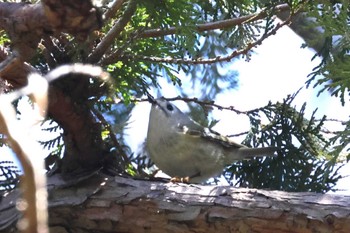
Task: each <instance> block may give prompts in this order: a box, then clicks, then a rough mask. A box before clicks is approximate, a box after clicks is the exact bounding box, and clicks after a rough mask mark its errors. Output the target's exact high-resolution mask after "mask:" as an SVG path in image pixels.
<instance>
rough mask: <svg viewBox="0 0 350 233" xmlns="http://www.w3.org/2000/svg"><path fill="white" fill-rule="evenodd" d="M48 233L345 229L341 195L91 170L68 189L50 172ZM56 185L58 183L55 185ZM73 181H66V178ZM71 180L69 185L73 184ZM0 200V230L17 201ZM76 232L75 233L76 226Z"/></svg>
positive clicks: (347, 221)
mask: <svg viewBox="0 0 350 233" xmlns="http://www.w3.org/2000/svg"><path fill="white" fill-rule="evenodd" d="M48 183H49V187H50V188H49V194H50V195H49V197H50V198H49V207H50V209H49V212H50V220H49V223H50V232H51V233H56V232H67V231H66V230H64V229H65V228H66V229H68V228H69V231H70V232H75V231H77V232H133V233H138V232H165V233H166V232H176V231H178V232H183V233H188V232H192V233H193V232H208V233H211V232H257V233H271V232H276V233H282V232H296V233H298V232H344V233H345V232H350V217H349V208H350V207H349V203H350V197H349V196H340V195H329V194H315V193H287V192H282V191H267V190H257V189H246V188H234V187H226V186H203V185H188V184H172V183H159V182H150V181H141V180H133V179H130V178H122V177H107V176H104V175H95V176H93V177H91V178H89V179H88V180H85V181H80V183H76V184H74V185H73V186H71V187H69V188H68V187H62V180H61V179H60V178H59V177H50V178H49V180H48ZM63 183H64V182H63ZM73 183H74V182H73ZM73 183H72V184H73ZM17 195H18V194H17V193H16V191H13V192H11V193H10V194H9V195H7V196H6V197H5V198H4V199H3V200H2V202H1V205H0V209H6V210H7V215H5V214H3V215H1V219H2V220H3V222H2V224H1V222H0V224H1V225H0V229H3V231H6V232H9V231H10V230H11V229H13V225H12V227H7V228H5V227H4V226H5V225H4V224H5V223H7V225H8V223H9V222H11V223H14V221H15V220H16V215H15V213H16V212H15V211H14V210H13V209H14V208H15V207H14V206H11V202H12V201H13V200H15V199H16V198H17ZM78 229H79V230H78Z"/></svg>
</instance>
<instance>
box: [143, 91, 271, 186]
mask: <svg viewBox="0 0 350 233" xmlns="http://www.w3.org/2000/svg"><path fill="white" fill-rule="evenodd" d="M149 101H150V102H151V103H152V108H151V112H150V117H149V124H148V133H147V139H146V150H147V152H148V154H149V155H150V158H151V160H152V161H153V162H154V163H155V164H156V165H157V167H158V168H159V169H161V170H162V171H163V172H164V173H166V174H167V175H169V176H171V177H173V178H172V181H174V182H180V181H182V182H190V183H202V182H204V181H206V180H208V179H209V178H211V177H215V176H217V175H219V174H220V173H221V172H222V171H223V170H224V169H225V167H227V166H228V165H230V164H232V163H234V162H235V161H237V160H244V159H250V158H253V157H262V156H274V153H275V151H276V150H277V148H275V147H264V148H248V147H246V146H244V145H242V144H239V143H236V142H233V141H232V140H230V139H229V138H227V137H225V136H222V135H220V134H219V133H217V132H215V131H213V130H211V129H209V128H206V127H203V126H201V125H199V124H198V123H197V122H195V121H193V120H192V119H191V118H190V117H189V116H188V115H186V114H185V113H183V112H181V111H180V109H178V108H177V107H176V106H175V105H174V104H172V103H170V102H169V101H167V100H165V99H164V98H159V99H153V98H151V97H149Z"/></svg>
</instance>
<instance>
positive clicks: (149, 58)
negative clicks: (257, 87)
mask: <svg viewBox="0 0 350 233" xmlns="http://www.w3.org/2000/svg"><path fill="white" fill-rule="evenodd" d="M289 23H290V19H289V20H286V21H284V22H283V23H281V24H277V25H276V27H275V28H274V29H273V30H271V31H270V32H268V33H265V34H264V35H262V36H261V37H260V39H258V40H257V41H255V42H253V43H249V44H247V46H246V47H245V48H244V49H239V50H234V51H233V52H232V53H231V54H229V55H227V56H217V57H215V58H208V59H204V58H196V59H183V58H171V57H166V58H162V57H154V56H135V55H130V54H124V55H122V56H121V57H120V59H128V60H143V61H151V62H157V63H160V62H161V63H172V64H191V65H198V64H212V63H217V62H229V61H231V60H232V59H233V58H235V57H237V56H239V55H242V54H247V53H248V51H250V50H251V49H252V48H254V47H255V46H257V45H260V44H261V43H262V42H263V41H264V40H265V39H267V38H268V37H270V36H272V35H274V34H276V32H277V31H278V30H279V29H280V28H281V27H283V26H285V25H287V24H289ZM107 59H108V58H106V60H107ZM108 61H109V60H108Z"/></svg>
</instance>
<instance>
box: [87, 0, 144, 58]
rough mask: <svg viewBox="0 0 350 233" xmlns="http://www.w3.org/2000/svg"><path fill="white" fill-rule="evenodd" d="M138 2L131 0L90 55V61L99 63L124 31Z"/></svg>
mask: <svg viewBox="0 0 350 233" xmlns="http://www.w3.org/2000/svg"><path fill="white" fill-rule="evenodd" d="M136 6H137V3H136V1H135V0H129V2H128V5H127V6H126V9H125V11H124V14H123V16H121V17H120V19H119V20H118V22H117V23H116V24H115V25H114V26H113V27H112V29H111V30H109V32H108V33H107V35H106V36H105V37H104V38H103V39H102V41H101V42H100V43H99V44H98V45H97V47H96V49H95V50H94V51H92V53H91V54H90V55H89V57H88V59H87V61H88V63H97V62H98V60H100V59H101V57H102V56H103V54H104V53H105V52H106V50H107V49H108V48H109V47H110V46H111V44H112V43H113V41H114V40H115V38H116V37H117V36H118V35H119V34H120V33H121V32H122V31H123V29H124V27H125V26H126V24H127V23H128V22H129V21H130V19H131V17H132V15H133V14H134V12H135V10H136Z"/></svg>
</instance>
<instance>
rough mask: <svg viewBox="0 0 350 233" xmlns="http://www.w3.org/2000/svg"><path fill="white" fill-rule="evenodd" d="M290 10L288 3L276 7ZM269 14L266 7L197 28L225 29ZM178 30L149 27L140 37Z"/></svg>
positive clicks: (200, 25) (165, 34) (159, 35)
mask: <svg viewBox="0 0 350 233" xmlns="http://www.w3.org/2000/svg"><path fill="white" fill-rule="evenodd" d="M288 10H290V7H289V5H288V4H281V5H277V6H276V7H275V8H274V12H275V13H279V12H283V11H288ZM267 15H268V13H267V9H264V10H262V11H260V12H258V13H255V14H250V15H246V16H242V17H238V18H234V19H227V20H220V21H216V22H211V23H204V24H198V25H197V26H196V29H197V31H199V32H203V31H209V30H215V29H225V28H230V27H233V26H237V25H241V24H244V23H248V22H253V21H257V20H259V19H263V18H265V17H266V16H267ZM178 30H179V28H176V27H170V28H168V29H149V30H145V31H143V32H142V33H140V34H139V35H138V37H140V38H146V37H161V36H167V35H171V34H176V33H177V31H178Z"/></svg>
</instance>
